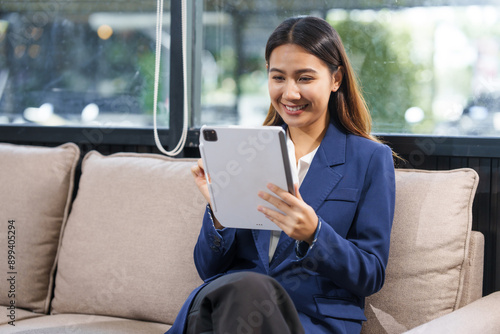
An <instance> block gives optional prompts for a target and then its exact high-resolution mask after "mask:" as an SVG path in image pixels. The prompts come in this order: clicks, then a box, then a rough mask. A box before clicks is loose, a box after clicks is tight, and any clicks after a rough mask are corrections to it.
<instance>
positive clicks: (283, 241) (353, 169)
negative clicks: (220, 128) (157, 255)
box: [169, 16, 395, 334]
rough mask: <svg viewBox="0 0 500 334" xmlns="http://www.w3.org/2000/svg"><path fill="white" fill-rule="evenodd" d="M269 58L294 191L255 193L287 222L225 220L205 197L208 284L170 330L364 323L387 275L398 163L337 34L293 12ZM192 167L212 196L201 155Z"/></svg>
mask: <svg viewBox="0 0 500 334" xmlns="http://www.w3.org/2000/svg"><path fill="white" fill-rule="evenodd" d="M304 41H307V43H305V42H304ZM318 50H319V51H318ZM332 58H333V59H336V61H335V62H332V61H331V59H332ZM266 61H267V64H268V72H269V86H268V87H269V94H270V96H271V103H272V106H271V108H270V111H269V115H268V120H270V121H269V123H270V124H273V125H282V126H283V128H284V129H285V130H286V132H287V137H288V138H287V147H288V149H289V155H290V169H291V172H292V177H293V179H294V182H295V185H294V192H293V194H292V193H291V192H289V191H287V190H285V189H282V188H280V187H278V186H277V185H275V184H271V183H269V184H267V189H262V190H260V191H258V192H257V193H256V194H254V196H259V197H260V198H261V199H263V200H264V202H263V203H264V204H262V205H258V207H257V208H256V209H257V210H258V211H259V212H260V213H262V214H263V216H264V217H265V218H267V219H269V220H270V221H271V222H272V223H274V224H275V225H276V226H277V227H278V228H279V229H280V230H278V231H275V229H276V226H274V225H273V227H274V228H273V229H272V230H273V231H266V230H249V229H236V228H227V227H224V226H222V225H221V224H220V223H219V222H218V219H217V215H222V213H221V212H220V210H219V211H216V212H214V211H212V206H211V204H210V203H209V204H208V205H207V208H206V212H205V216H204V219H203V223H202V227H201V231H200V235H199V238H198V242H197V244H196V246H195V250H194V261H195V264H196V268H197V270H198V274H199V275H200V277H201V278H202V279H203V280H204V282H205V283H204V284H203V285H201V286H200V287H199V288H197V289H196V290H194V291H193V293H192V294H191V295H190V297H189V298H188V300H187V301H186V303H185V304H184V306H183V308H182V309H181V311H180V313H179V315H178V316H177V319H176V321H175V323H174V325H173V327H172V328H171V329H170V331H169V333H188V334H191V333H193V334H194V333H209V332H218V333H219V332H220V333H226V332H227V333H238V332H241V331H242V330H243V328H244V330H245V331H246V332H258V333H325V334H326V333H345V334H347V333H349V334H354V333H359V332H360V331H361V326H362V322H363V321H365V320H366V318H365V316H364V299H365V297H366V296H368V295H371V294H373V293H375V292H376V291H378V290H379V289H380V288H381V287H382V285H383V282H384V276H385V267H386V265H387V260H388V255H389V254H388V253H389V236H390V233H391V225H392V219H393V215H394V201H395V189H394V188H395V179H394V165H393V160H392V154H391V149H390V148H389V147H387V146H386V145H383V144H381V143H380V142H378V141H377V140H376V139H375V138H373V137H371V135H370V132H369V129H370V125H371V123H370V118H369V114H368V110H367V108H366V107H364V105H363V103H362V102H363V99H362V97H361V95H360V93H359V91H358V90H357V89H356V88H357V86H356V85H355V81H354V80H353V73H352V69H351V68H350V65H349V62H348V59H347V57H346V56H345V51H344V50H343V46H342V44H341V43H340V38H339V37H338V34H337V33H336V32H335V30H333V29H332V28H331V26H330V25H329V24H328V23H327V22H326V21H324V20H322V19H319V18H315V17H310V16H307V17H298V18H290V19H287V20H285V21H284V22H283V23H281V24H280V25H279V26H278V27H277V28H276V29H275V30H274V32H273V33H272V34H271V36H270V37H269V40H268V43H267V45H266ZM271 121H272V122H274V123H272V122H271ZM351 129H353V130H351ZM191 171H192V174H193V177H194V179H195V181H196V184H197V186H198V188H199V190H200V192H201V193H202V194H204V196H205V198H206V199H207V201H210V199H209V198H208V191H207V181H206V178H205V168H204V166H203V164H202V162H201V161H199V162H198V164H197V165H194V166H193V167H192V169H191ZM241 191H242V192H245V189H241ZM249 195H250V196H251V195H252V194H249ZM245 196H248V194H245ZM240 197H241V199H240V200H244V199H243V198H244V196H243V195H242V196H240ZM219 209H220V208H219ZM330 255H331V256H330ZM318 282H320V284H318ZM248 301H253V302H252V303H249V302H248ZM262 305H265V307H263V306H262ZM263 310H273V312H264V311H263Z"/></svg>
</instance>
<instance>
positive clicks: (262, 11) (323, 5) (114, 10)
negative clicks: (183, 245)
mask: <svg viewBox="0 0 500 334" xmlns="http://www.w3.org/2000/svg"><path fill="white" fill-rule="evenodd" d="M187 3H188V10H189V14H188V15H187V18H188V19H187V23H188V31H189V36H188V40H187V43H188V48H187V50H188V51H189V55H188V59H187V63H188V78H189V85H188V87H189V92H188V94H189V101H190V102H189V106H188V107H189V110H190V115H191V118H190V126H191V127H199V126H201V125H202V124H212V125H214V124H243V125H256V124H261V123H262V121H263V119H264V117H265V115H266V113H267V110H268V108H269V97H268V93H267V74H266V70H265V63H264V47H265V43H266V40H267V38H268V36H269V34H270V33H271V32H272V30H273V29H274V28H275V27H276V26H277V25H278V24H279V23H280V22H281V21H282V20H283V19H285V18H286V17H290V16H295V15H315V16H320V17H322V18H325V19H326V20H328V21H329V22H330V23H331V24H332V26H333V27H334V28H335V29H337V30H338V31H339V33H340V35H341V36H342V38H343V41H344V44H345V46H346V49H347V51H348V54H349V56H350V59H351V60H352V62H353V64H354V67H355V69H356V71H357V74H358V77H359V80H360V83H361V85H362V88H363V91H364V94H365V98H366V100H367V102H368V105H369V108H370V110H371V112H372V115H373V119H374V131H375V132H378V133H416V134H435V135H457V136H464V135H466V136H467V135H473V136H500V3H499V2H498V1H494V0H492V1H484V0H476V1H472V0H471V1H465V0H455V1H453V0H450V1H432V2H431V1H411V2H410V1H397V2H395V1H388V0H387V1H375V0H357V1H328V0H309V1H298V0H272V1H264V0H245V1H234V0H192V1H187ZM410 4H411V5H410ZM155 10H156V1H154V0H144V1H140V0H134V1H122V0H107V1H100V2H97V1H80V0H75V1H64V0H46V1H42V0H39V1H33V0H30V1H28V0H22V1H19V0H17V1H14V0H9V1H6V0H0V124H19V123H22V124H35V125H48V126H51V125H52V126H65V125H78V126H80V125H82V126H97V127H103V126H105V127H115V126H116V127H150V126H151V125H152V123H153V120H152V114H153V110H154V106H153V87H154V85H153V84H154V57H155V54H154V50H155V42H156V41H155V24H156V22H155V18H156V16H155ZM169 11H170V6H169V1H168V0H165V20H164V22H165V24H164V27H163V31H164V38H163V39H162V41H161V43H162V46H163V49H162V55H163V56H162V68H161V72H160V73H161V80H160V88H159V102H158V106H157V109H158V121H159V125H160V126H163V127H168V126H169V115H170V113H181V112H182V110H169V105H170V104H169V101H170V99H179V98H182V97H180V96H172V97H170V96H169V92H170V88H171V87H170V82H171V81H170V78H169V76H170V75H169V74H170V67H171V66H175V67H178V66H181V64H179V63H172V64H171V63H170V57H169V53H170V48H171V43H170V36H171V33H173V32H171V31H170V20H169V19H170V12H169ZM172 47H173V48H175V47H176V45H172ZM173 61H174V60H173ZM174 62H175V61H174ZM174 82H175V81H174Z"/></svg>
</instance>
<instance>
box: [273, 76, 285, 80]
mask: <svg viewBox="0 0 500 334" xmlns="http://www.w3.org/2000/svg"><path fill="white" fill-rule="evenodd" d="M273 80H276V81H283V80H285V78H283V77H282V76H279V75H275V76H273Z"/></svg>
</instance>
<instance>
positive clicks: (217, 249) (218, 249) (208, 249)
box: [194, 205, 236, 281]
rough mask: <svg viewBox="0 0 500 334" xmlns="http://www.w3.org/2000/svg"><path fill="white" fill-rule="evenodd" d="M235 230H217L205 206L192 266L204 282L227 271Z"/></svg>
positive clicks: (231, 257)
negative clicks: (193, 265)
mask: <svg viewBox="0 0 500 334" xmlns="http://www.w3.org/2000/svg"><path fill="white" fill-rule="evenodd" d="M235 240H236V229H234V228H224V229H222V230H217V229H216V228H215V226H214V222H213V218H212V211H211V209H210V206H209V205H207V208H206V211H205V215H204V217H203V222H202V227H201V231H200V234H199V236H198V241H197V243H196V245H195V248H194V264H195V266H196V269H197V270H198V274H199V275H200V277H201V279H203V280H204V281H207V280H209V279H210V278H211V277H213V276H216V275H218V274H220V273H222V272H224V271H226V270H227V268H228V267H229V265H230V264H231V263H232V261H233V258H234V254H235V246H236V243H235Z"/></svg>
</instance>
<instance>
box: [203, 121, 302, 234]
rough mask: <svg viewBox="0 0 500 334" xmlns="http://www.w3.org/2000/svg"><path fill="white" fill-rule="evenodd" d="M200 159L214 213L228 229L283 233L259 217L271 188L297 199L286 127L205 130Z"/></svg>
mask: <svg viewBox="0 0 500 334" xmlns="http://www.w3.org/2000/svg"><path fill="white" fill-rule="evenodd" d="M199 147H200V154H201V158H202V159H203V166H204V168H205V174H206V176H207V182H208V189H209V192H210V201H211V205H212V211H213V212H214V215H215V216H216V217H217V219H218V221H219V222H220V223H221V225H222V226H225V227H236V228H247V229H265V230H278V231H279V230H280V228H279V227H278V226H277V225H276V224H274V223H273V222H271V221H270V220H269V219H267V218H266V217H265V216H264V215H263V214H262V213H261V212H259V211H257V206H258V205H264V206H267V207H269V206H271V204H269V203H268V202H266V201H264V200H263V199H261V198H260V197H259V196H258V193H259V191H261V190H263V191H267V192H270V191H269V189H267V184H268V183H270V182H271V183H274V184H276V185H277V186H279V187H280V188H282V189H287V190H288V191H289V192H290V193H292V194H293V193H294V190H293V181H292V174H291V171H290V160H289V158H288V151H287V146H286V134H285V131H284V130H283V128H282V127H280V126H260V127H239V126H203V127H202V128H201V133H200V146H199Z"/></svg>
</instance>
